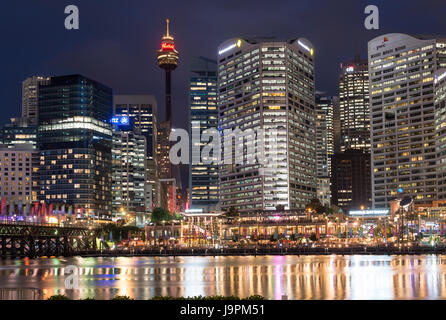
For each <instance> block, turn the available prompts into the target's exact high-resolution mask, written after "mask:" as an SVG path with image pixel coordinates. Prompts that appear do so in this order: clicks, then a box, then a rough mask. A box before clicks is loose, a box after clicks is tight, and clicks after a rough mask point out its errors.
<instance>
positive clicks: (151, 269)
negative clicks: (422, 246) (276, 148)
mask: <svg viewBox="0 0 446 320" xmlns="http://www.w3.org/2000/svg"><path fill="white" fill-rule="evenodd" d="M69 265H75V266H77V267H79V268H80V269H79V274H80V275H79V289H77V290H65V285H64V280H65V277H66V276H65V275H64V273H65V268H66V267H67V266H69ZM0 288H39V289H43V293H44V296H45V298H46V297H48V296H51V295H54V294H59V293H61V294H66V295H69V296H70V297H72V298H74V299H79V298H86V297H95V298H96V299H109V298H112V297H114V296H116V295H118V294H119V295H129V296H132V297H134V298H135V299H149V298H151V297H154V296H158V295H170V296H196V295H203V296H204V295H206V296H208V295H224V296H229V295H235V296H239V297H246V296H249V295H253V294H259V295H262V296H265V297H266V298H267V299H281V298H282V295H286V296H287V297H288V299H446V256H435V255H426V256H360V255H358V256H335V255H332V256H300V257H297V256H262V257H215V258H214V257H176V258H173V257H160V258H153V257H121V258H80V257H75V258H66V259H65V258H53V259H36V260H19V259H17V260H0Z"/></svg>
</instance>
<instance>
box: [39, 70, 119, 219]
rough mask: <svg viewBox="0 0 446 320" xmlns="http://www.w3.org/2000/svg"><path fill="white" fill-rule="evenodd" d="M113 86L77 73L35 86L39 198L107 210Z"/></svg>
mask: <svg viewBox="0 0 446 320" xmlns="http://www.w3.org/2000/svg"><path fill="white" fill-rule="evenodd" d="M111 116H112V90H111V89H110V88H108V87H106V86H105V85H103V84H101V83H99V82H96V81H93V80H91V79H88V78H86V77H84V76H81V75H69V76H58V77H51V78H50V79H49V81H48V82H46V83H44V84H41V85H40V89H39V127H38V133H37V145H38V149H39V155H40V157H39V161H40V162H39V163H40V165H39V178H38V182H39V194H38V199H39V201H42V202H43V201H45V202H46V203H53V204H55V205H56V206H57V205H68V206H72V207H73V209H77V210H78V211H77V212H76V213H77V214H83V215H84V216H95V217H104V218H107V217H110V216H111V209H112V208H111V168H112V156H111V147H112V130H111V126H110V124H109V123H108V121H109V120H110V118H111Z"/></svg>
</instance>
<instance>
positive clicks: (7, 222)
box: [0, 220, 96, 228]
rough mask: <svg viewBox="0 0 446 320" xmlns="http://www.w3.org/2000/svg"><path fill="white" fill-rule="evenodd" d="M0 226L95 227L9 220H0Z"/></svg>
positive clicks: (82, 224) (91, 225)
mask: <svg viewBox="0 0 446 320" xmlns="http://www.w3.org/2000/svg"><path fill="white" fill-rule="evenodd" d="M0 224H3V225H5V224H7V225H17V226H39V227H58V228H79V227H81V228H88V227H91V228H93V227H96V225H94V224H86V223H74V224H73V223H46V222H40V221H11V220H0Z"/></svg>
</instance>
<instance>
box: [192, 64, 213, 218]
mask: <svg viewBox="0 0 446 320" xmlns="http://www.w3.org/2000/svg"><path fill="white" fill-rule="evenodd" d="M190 69H191V70H190V71H191V76H190V88H189V121H190V122H189V126H190V127H189V133H190V135H189V136H190V137H193V135H192V131H193V130H194V129H196V130H197V131H198V130H200V134H202V133H203V132H204V131H205V130H208V129H214V130H217V129H218V109H217V61H214V60H211V59H207V58H203V57H199V58H195V59H194V60H193V62H192V64H191V68H190ZM190 143H191V145H190V147H191V150H190V151H191V152H190V153H189V154H190V157H191V161H190V165H189V190H190V200H189V204H190V208H193V209H203V210H204V211H205V212H210V211H216V210H217V209H218V202H219V198H218V197H219V194H218V187H219V181H218V163H217V162H216V160H217V156H218V155H213V159H212V160H214V163H210V164H205V163H204V162H203V161H202V160H203V159H201V152H202V150H203V148H204V147H205V146H206V145H207V143H206V142H204V141H200V142H196V143H198V144H199V145H197V146H195V145H193V144H192V143H193V142H192V141H190ZM193 154H196V155H197V158H198V162H196V163H195V161H192V160H193ZM204 160H206V159H204Z"/></svg>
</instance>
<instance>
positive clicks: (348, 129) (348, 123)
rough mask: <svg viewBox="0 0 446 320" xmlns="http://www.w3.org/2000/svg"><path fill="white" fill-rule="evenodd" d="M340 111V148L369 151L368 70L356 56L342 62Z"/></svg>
mask: <svg viewBox="0 0 446 320" xmlns="http://www.w3.org/2000/svg"><path fill="white" fill-rule="evenodd" d="M339 111H340V124H341V150H342V151H344V150H347V149H360V150H366V151H367V152H370V112H369V71H368V67H367V60H362V59H360V57H359V56H355V59H354V60H353V61H348V62H344V63H342V64H341V76H340V78H339Z"/></svg>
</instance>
